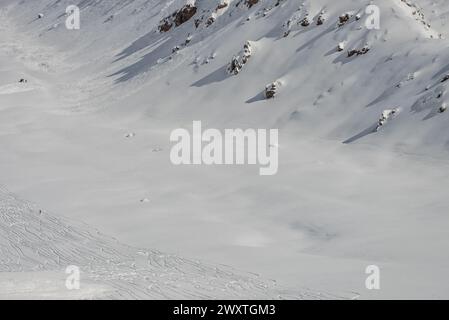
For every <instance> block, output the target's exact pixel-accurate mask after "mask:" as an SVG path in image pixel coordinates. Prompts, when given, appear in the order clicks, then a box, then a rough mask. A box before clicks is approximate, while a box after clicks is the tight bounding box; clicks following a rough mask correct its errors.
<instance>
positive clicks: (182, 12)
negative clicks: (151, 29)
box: [159, 4, 197, 32]
mask: <svg viewBox="0 0 449 320" xmlns="http://www.w3.org/2000/svg"><path fill="white" fill-rule="evenodd" d="M196 12H197V8H196V7H195V6H194V5H191V4H186V5H185V6H184V7H182V8H181V9H179V10H178V11H176V12H174V13H173V14H172V15H171V16H168V17H166V18H164V19H162V21H161V22H160V23H159V31H160V32H167V31H170V30H171V28H172V27H173V25H174V26H175V27H178V26H180V25H181V24H183V23H186V22H187V21H189V20H190V19H191V18H192V17H193V16H194V15H195V14H196Z"/></svg>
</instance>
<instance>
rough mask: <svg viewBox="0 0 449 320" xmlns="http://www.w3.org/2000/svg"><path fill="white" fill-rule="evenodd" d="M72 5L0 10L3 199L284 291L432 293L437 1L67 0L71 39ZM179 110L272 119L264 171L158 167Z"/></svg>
mask: <svg viewBox="0 0 449 320" xmlns="http://www.w3.org/2000/svg"><path fill="white" fill-rule="evenodd" d="M73 2H74V1H69V0H39V1H31V0H30V1H25V0H24V1H12V0H4V1H2V2H1V4H0V9H1V16H0V24H1V25H0V34H1V47H0V112H1V116H0V146H1V148H2V149H1V150H2V153H1V154H0V177H1V179H2V181H3V183H4V184H5V185H6V186H8V188H9V189H10V190H12V191H13V192H14V193H15V194H20V195H21V196H23V197H25V198H26V199H29V200H31V201H33V202H35V203H39V205H42V206H43V207H45V208H48V209H49V210H51V211H54V212H58V213H63V214H64V215H66V216H68V217H76V218H79V219H81V220H83V221H86V222H88V223H89V224H90V225H94V226H96V227H99V228H101V229H102V230H105V232H106V233H108V234H111V235H114V236H117V237H118V238H120V239H121V240H123V241H125V242H126V243H131V244H135V245H136V246H138V247H148V248H153V247H154V248H158V249H160V250H163V251H167V252H177V253H180V254H181V255H182V256H193V257H198V258H201V259H206V260H211V261H217V262H220V263H226V264H230V265H232V266H236V267H239V268H243V269H245V270H251V271H254V272H260V273H263V274H265V275H266V276H268V277H269V278H274V279H277V280H279V281H280V282H284V283H289V284H291V285H294V286H296V287H302V286H308V287H313V288H316V289H319V290H325V291H329V292H333V293H336V294H338V293H346V292H352V291H355V292H358V293H359V294H360V295H361V297H362V298H366V297H369V298H386V297H387V298H388V297H400V298H403V297H413V298H415V297H420V298H423V297H424V298H428V297H436V298H441V297H447V292H448V286H447V284H445V282H444V281H443V282H442V281H441V279H442V277H444V276H445V270H447V267H448V266H449V258H448V257H447V256H446V255H445V254H443V253H444V252H446V251H447V249H448V243H449V236H448V235H447V232H446V230H447V227H448V226H449V217H448V216H447V211H448V207H449V202H448V201H447V199H446V198H447V196H446V190H447V186H448V184H447V178H448V176H447V172H448V171H447V160H448V154H447V151H448V146H449V127H448V126H447V116H448V113H447V112H445V105H446V104H447V103H449V101H448V100H447V99H448V98H447V86H448V85H449V80H447V78H446V75H447V74H448V73H449V60H448V57H449V46H448V44H449V42H448V41H449V40H448V39H447V38H448V37H449V25H447V15H448V12H449V3H448V2H447V1H444V0H378V1H374V2H373V1H368V0H366V1H365V0H363V1H360V0H339V1H333V0H301V1H300V0H259V1H247V0H227V1H226V0H196V1H182V0H174V1H165V0H114V1H99V0H83V1H81V0H79V1H75V4H77V5H78V6H79V7H80V9H81V29H80V30H77V31H75V30H72V31H70V30H67V29H66V28H65V19H66V16H65V9H66V7H67V6H68V5H70V4H73ZM372 2H373V3H374V4H375V5H378V6H379V8H380V10H381V11H380V13H381V14H380V29H379V30H369V29H367V28H366V26H365V21H366V19H367V18H368V17H367V14H366V13H365V9H366V7H367V6H368V5H370V4H371V3H372ZM225 3H226V4H227V5H225ZM193 8H194V9H193ZM346 13H347V14H348V18H349V19H348V21H345V20H346V19H345V18H343V19H342V20H341V19H340V16H341V15H345V14H346ZM39 14H42V17H41V18H39V17H38V15H39ZM318 21H320V22H319V23H318ZM321 22H322V23H321ZM247 41H249V46H250V47H251V57H250V58H249V60H248V61H247V63H245V65H244V66H243V68H242V69H241V70H240V72H238V74H237V75H235V74H229V73H227V68H228V66H229V64H230V62H231V60H232V58H233V57H234V56H235V55H237V54H240V53H241V52H242V50H243V49H244V45H245V44H246V43H247ZM339 46H340V48H341V49H342V50H341V51H339ZM368 49H369V50H368ZM351 50H356V51H354V52H353V53H354V54H353V55H351V54H349V53H350V51H351ZM357 52H358V53H357ZM21 77H25V78H27V79H28V80H29V81H28V83H27V84H26V85H21V84H18V83H17V80H18V79H20V78H21ZM276 81H277V83H278V84H279V85H278V88H279V89H278V92H277V94H276V97H275V98H274V99H270V100H266V99H265V97H264V94H263V93H264V89H265V87H266V85H267V84H271V83H273V82H276ZM393 111H394V112H393ZM192 120H201V121H202V122H203V124H204V126H207V127H213V128H237V127H243V128H247V127H252V128H279V129H280V130H281V136H280V146H279V148H280V151H279V152H280V156H279V157H280V158H279V161H280V167H279V173H278V174H277V175H276V176H273V177H259V176H258V175H257V170H256V169H255V168H254V167H252V166H235V167H188V166H184V167H182V166H181V167H174V166H172V165H171V163H170V161H169V150H170V144H169V142H168V137H169V134H170V132H171V131H172V130H173V129H176V128H178V127H186V128H190V126H191V124H192ZM130 133H132V134H130ZM3 150H5V151H4V152H3ZM369 264H376V265H379V266H380V267H381V270H382V272H383V278H382V279H385V280H384V281H385V282H383V285H382V290H380V291H367V290H366V288H365V285H364V279H365V273H364V271H365V267H366V266H367V265H369ZM6 265H8V264H6ZM410 279H413V281H410ZM256 293H257V292H256ZM248 294H249V291H248ZM270 295H271V293H269V294H268V296H270Z"/></svg>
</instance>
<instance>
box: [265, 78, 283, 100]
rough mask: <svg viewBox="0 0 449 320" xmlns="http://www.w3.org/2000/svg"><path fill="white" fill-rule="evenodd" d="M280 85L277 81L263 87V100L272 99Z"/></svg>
mask: <svg viewBox="0 0 449 320" xmlns="http://www.w3.org/2000/svg"><path fill="white" fill-rule="evenodd" d="M279 87H280V83H279V81H275V82H272V83H270V84H267V85H266V86H265V98H267V99H272V98H274V97H275V96H276V95H277V93H278V91H279Z"/></svg>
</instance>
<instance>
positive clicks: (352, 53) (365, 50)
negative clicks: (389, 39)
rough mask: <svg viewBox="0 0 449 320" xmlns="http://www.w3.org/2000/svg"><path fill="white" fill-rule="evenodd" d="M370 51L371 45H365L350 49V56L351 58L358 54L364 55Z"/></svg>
mask: <svg viewBox="0 0 449 320" xmlns="http://www.w3.org/2000/svg"><path fill="white" fill-rule="evenodd" d="M369 51H370V47H369V46H368V45H365V46H364V47H363V48H361V49H352V50H349V51H348V58H351V57H353V56H355V55H357V56H360V55H364V54H367V53H368V52H369Z"/></svg>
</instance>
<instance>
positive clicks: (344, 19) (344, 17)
mask: <svg viewBox="0 0 449 320" xmlns="http://www.w3.org/2000/svg"><path fill="white" fill-rule="evenodd" d="M352 16H353V14H352V13H350V12H346V13H343V14H342V15H341V16H340V17H338V26H339V27H342V26H344V25H345V24H346V23H348V21H349V20H350V19H351V18H352Z"/></svg>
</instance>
